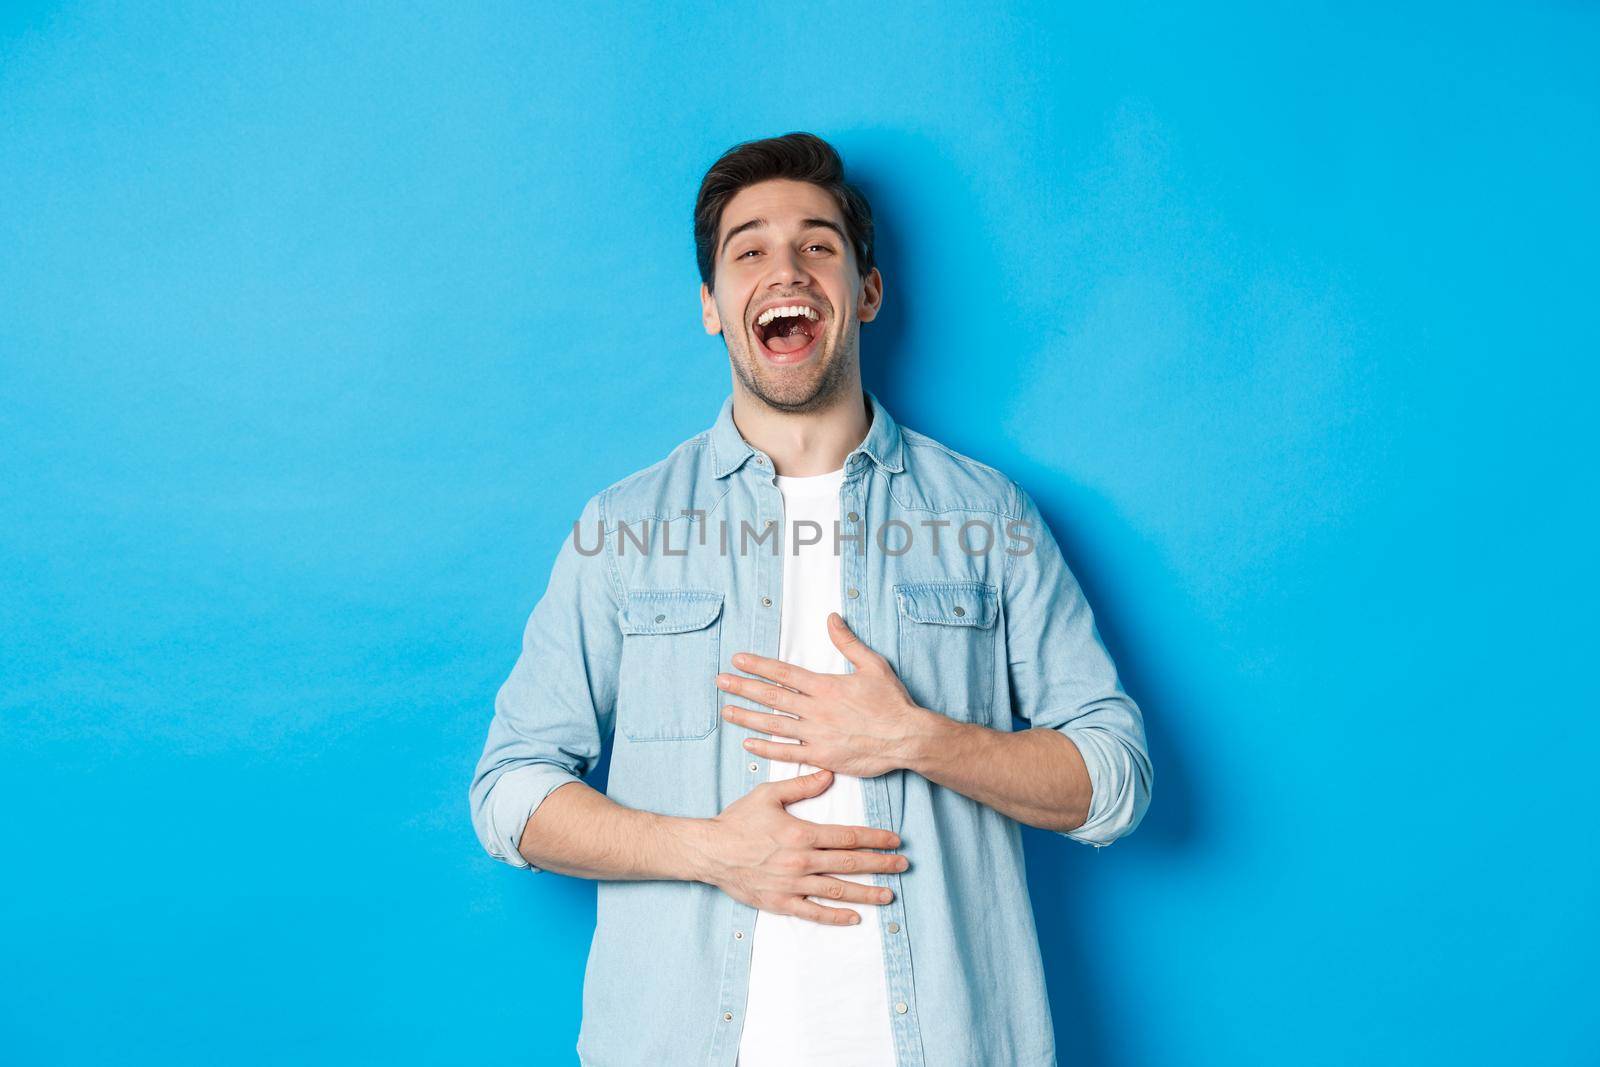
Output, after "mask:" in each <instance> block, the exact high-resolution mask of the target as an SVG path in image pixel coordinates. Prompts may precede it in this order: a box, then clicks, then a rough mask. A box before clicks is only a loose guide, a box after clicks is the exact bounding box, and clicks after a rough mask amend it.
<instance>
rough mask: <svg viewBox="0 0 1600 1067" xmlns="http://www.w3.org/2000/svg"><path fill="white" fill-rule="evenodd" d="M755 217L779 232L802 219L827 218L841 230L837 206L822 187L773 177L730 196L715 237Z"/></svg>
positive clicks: (794, 225) (840, 219)
mask: <svg viewBox="0 0 1600 1067" xmlns="http://www.w3.org/2000/svg"><path fill="white" fill-rule="evenodd" d="M757 218H759V219H766V220H767V222H768V224H770V225H772V226H774V227H777V228H779V229H784V228H790V227H796V226H798V225H799V224H800V220H801V219H830V220H832V221H833V222H834V223H835V224H836V225H837V226H838V227H839V228H840V229H843V228H844V216H843V215H841V214H840V212H839V205H838V203H837V202H835V201H834V199H833V197H832V196H830V195H829V194H828V193H826V192H824V191H823V189H822V187H821V186H819V185H812V184H811V183H810V182H797V181H793V180H791V179H788V178H773V179H771V180H769V181H764V182H756V183H755V184H754V185H747V186H745V187H744V188H743V189H740V190H739V191H738V192H737V193H735V194H733V198H732V199H731V200H729V201H728V204H727V206H726V207H724V208H723V209H722V224H721V228H720V229H721V232H720V233H719V234H718V237H719V238H720V237H721V236H722V234H726V233H727V232H728V231H729V230H731V229H732V228H733V227H735V226H738V225H740V224H741V223H745V222H749V221H750V220H751V219H757Z"/></svg>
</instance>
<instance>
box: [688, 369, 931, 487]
mask: <svg viewBox="0 0 1600 1067" xmlns="http://www.w3.org/2000/svg"><path fill="white" fill-rule="evenodd" d="M862 393H863V394H864V395H865V396H866V398H867V407H868V408H869V409H870V410H871V412H872V425H871V426H869V427H868V428H867V436H866V438H865V439H864V440H863V441H862V442H861V443H860V444H859V445H857V446H856V447H855V448H854V449H853V450H852V451H851V452H850V456H854V455H855V454H856V453H857V452H863V453H865V454H866V455H867V456H868V457H870V458H871V459H872V461H873V462H874V463H876V464H877V465H878V466H880V467H882V468H883V469H884V470H886V471H889V472H891V473H893V474H899V473H900V472H901V471H903V470H905V469H906V468H905V458H904V453H905V445H904V444H903V443H902V442H901V440H900V426H899V424H898V423H896V422H895V421H894V419H893V418H892V417H891V416H890V415H889V412H888V410H887V409H886V408H884V406H883V404H882V403H881V402H880V401H879V400H878V398H877V397H876V396H874V395H873V394H872V391H871V390H870V389H863V390H862ZM755 454H756V450H755V449H753V448H751V447H750V442H748V441H746V440H745V439H744V436H743V435H742V434H740V433H739V428H738V427H737V426H735V425H734V424H733V395H732V394H731V393H730V394H729V395H728V396H727V397H726V398H725V399H724V400H723V401H722V410H721V412H719V413H718V414H717V421H716V423H715V424H714V425H712V427H711V467H712V470H713V471H714V472H715V473H716V476H717V477H718V478H726V477H727V476H728V475H730V474H732V473H733V472H734V471H736V470H738V469H739V468H740V467H741V466H743V465H744V462H745V460H747V459H749V458H750V457H751V456H753V455H755ZM850 456H846V457H845V466H846V467H848V466H849V465H850Z"/></svg>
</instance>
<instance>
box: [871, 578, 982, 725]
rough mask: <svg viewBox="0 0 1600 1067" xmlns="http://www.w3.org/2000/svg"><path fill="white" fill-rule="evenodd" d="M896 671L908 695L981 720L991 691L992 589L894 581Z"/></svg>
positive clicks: (948, 582)
mask: <svg viewBox="0 0 1600 1067" xmlns="http://www.w3.org/2000/svg"><path fill="white" fill-rule="evenodd" d="M894 599H895V605H896V608H897V610H898V622H899V626H900V637H899V641H900V644H899V657H900V658H899V673H900V680H901V681H902V682H904V683H905V686H906V689H907V690H909V691H910V693H911V696H912V699H914V700H916V702H917V703H918V704H921V705H922V706H923V707H925V708H928V709H930V710H932V711H938V712H942V713H943V714H945V715H948V716H949V717H950V718H952V719H960V720H962V721H963V722H985V721H987V720H988V718H989V708H990V705H991V703H992V701H993V696H994V642H995V626H994V620H995V607H996V598H995V589H994V586H992V585H989V584H988V583H986V582H972V581H955V580H944V581H927V582H907V583H904V584H901V585H896V586H895V587H894Z"/></svg>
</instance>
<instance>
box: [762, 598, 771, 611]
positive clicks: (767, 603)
mask: <svg viewBox="0 0 1600 1067" xmlns="http://www.w3.org/2000/svg"><path fill="white" fill-rule="evenodd" d="M761 606H762V607H764V608H770V607H772V598H771V597H769V596H764V597H762V598H761Z"/></svg>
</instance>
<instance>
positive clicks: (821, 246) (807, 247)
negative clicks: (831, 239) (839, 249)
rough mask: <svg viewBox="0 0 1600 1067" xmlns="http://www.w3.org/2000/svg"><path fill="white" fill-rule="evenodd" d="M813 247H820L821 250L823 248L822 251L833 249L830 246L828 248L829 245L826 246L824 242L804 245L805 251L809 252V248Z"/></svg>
mask: <svg viewBox="0 0 1600 1067" xmlns="http://www.w3.org/2000/svg"><path fill="white" fill-rule="evenodd" d="M813 248H820V249H822V250H823V251H824V252H832V251H833V249H832V248H830V247H829V246H828V245H825V244H811V245H807V246H806V251H807V252H809V251H811V250H812V249H813Z"/></svg>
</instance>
